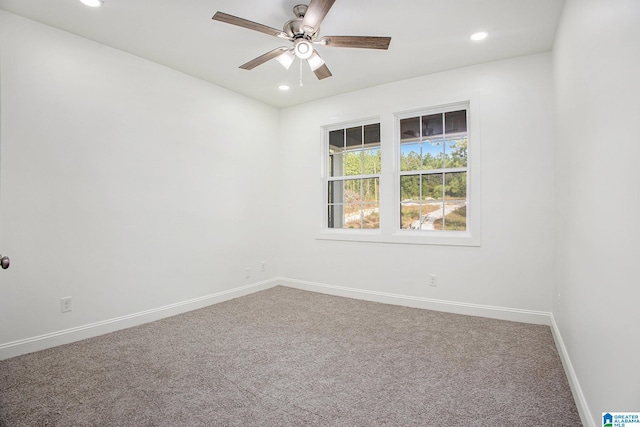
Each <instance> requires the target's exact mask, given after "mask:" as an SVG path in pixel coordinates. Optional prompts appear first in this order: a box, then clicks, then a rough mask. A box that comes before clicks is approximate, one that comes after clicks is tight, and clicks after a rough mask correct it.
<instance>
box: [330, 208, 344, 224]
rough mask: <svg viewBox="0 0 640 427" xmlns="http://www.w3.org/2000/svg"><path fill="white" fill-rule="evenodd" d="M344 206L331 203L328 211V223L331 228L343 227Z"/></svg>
mask: <svg viewBox="0 0 640 427" xmlns="http://www.w3.org/2000/svg"><path fill="white" fill-rule="evenodd" d="M343 218H344V213H343V207H342V205H331V204H330V205H329V211H328V213H327V225H328V226H329V228H342V224H343Z"/></svg>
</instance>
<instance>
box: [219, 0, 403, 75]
mask: <svg viewBox="0 0 640 427" xmlns="http://www.w3.org/2000/svg"><path fill="white" fill-rule="evenodd" d="M335 1H336V0H311V2H310V3H309V5H308V6H307V5H304V4H299V5H296V6H294V7H293V14H294V15H295V16H296V18H294V19H291V20H289V21H287V22H286V23H285V24H284V26H283V29H282V31H280V30H277V29H275V28H271V27H268V26H266V25H262V24H258V23H257V22H253V21H249V20H246V19H243V18H239V17H237V16H233V15H229V14H227V13H224V12H216V14H215V15H213V19H214V20H216V21H220V22H226V23H227V24H231V25H236V26H239V27H243V28H247V29H249V30H253V31H258V32H261V33H265V34H268V35H271V36H274V37H278V38H282V39H287V40H289V41H291V42H293V46H292V47H291V48H288V47H284V46H283V47H279V48H276V49H274V50H272V51H271V52H267V53H265V54H263V55H261V56H259V57H257V58H254V59H252V60H251V61H249V62H247V63H246V64H243V65H241V66H240V68H242V69H245V70H252V69H253V68H255V67H257V66H258V65H261V64H264V63H265V62H267V61H269V60H271V59H276V60H277V61H278V62H279V63H280V64H282V66H283V67H284V68H286V69H287V70H288V69H289V68H290V67H291V64H292V63H293V61H294V60H295V58H299V59H300V60H306V61H307V63H308V64H309V68H311V70H312V71H313V72H314V74H315V75H316V77H317V78H318V79H319V80H322V79H325V78H327V77H331V75H332V74H331V71H329V68H328V67H327V66H326V64H325V62H324V60H323V59H322V58H321V57H320V54H319V53H318V51H317V50H316V49H315V48H314V47H313V45H314V44H317V45H322V46H329V47H351V48H361V49H383V50H386V49H388V48H389V43H390V42H391V37H374V36H324V37H321V38H320V39H317V37H318V33H319V32H320V24H321V23H322V21H323V20H324V18H325V16H326V15H327V13H329V10H330V9H331V7H332V6H333V4H334V3H335Z"/></svg>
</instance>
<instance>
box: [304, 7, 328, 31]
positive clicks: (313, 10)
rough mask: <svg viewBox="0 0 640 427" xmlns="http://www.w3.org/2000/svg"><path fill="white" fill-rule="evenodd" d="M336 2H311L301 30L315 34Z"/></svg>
mask: <svg viewBox="0 0 640 427" xmlns="http://www.w3.org/2000/svg"><path fill="white" fill-rule="evenodd" d="M335 1H336V0H311V3H309V7H308V8H307V11H306V12H305V14H304V19H303V20H302V28H303V29H308V31H309V32H315V31H316V30H318V28H319V27H320V24H322V21H323V20H324V17H325V16H327V13H329V9H331V6H333V3H335Z"/></svg>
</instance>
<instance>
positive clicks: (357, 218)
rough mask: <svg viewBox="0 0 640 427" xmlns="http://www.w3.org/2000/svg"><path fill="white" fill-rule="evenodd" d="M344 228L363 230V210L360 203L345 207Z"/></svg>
mask: <svg viewBox="0 0 640 427" xmlns="http://www.w3.org/2000/svg"><path fill="white" fill-rule="evenodd" d="M343 228H362V209H361V205H360V204H359V203H357V204H347V205H344V227H343Z"/></svg>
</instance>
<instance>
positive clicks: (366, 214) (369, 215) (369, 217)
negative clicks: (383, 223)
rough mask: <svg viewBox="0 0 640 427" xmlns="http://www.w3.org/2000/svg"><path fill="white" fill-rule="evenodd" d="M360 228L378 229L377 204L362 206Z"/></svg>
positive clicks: (378, 215)
mask: <svg viewBox="0 0 640 427" xmlns="http://www.w3.org/2000/svg"><path fill="white" fill-rule="evenodd" d="M362 228H368V229H373V228H380V205H379V204H378V203H366V204H364V205H362Z"/></svg>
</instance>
